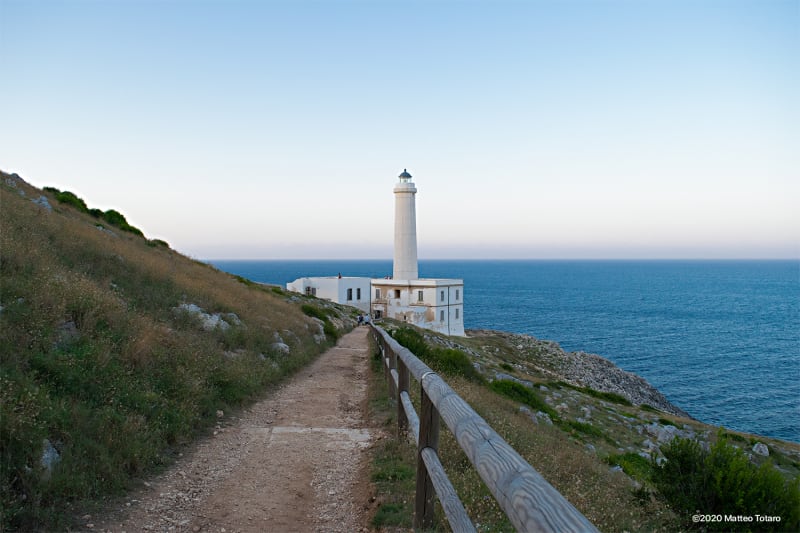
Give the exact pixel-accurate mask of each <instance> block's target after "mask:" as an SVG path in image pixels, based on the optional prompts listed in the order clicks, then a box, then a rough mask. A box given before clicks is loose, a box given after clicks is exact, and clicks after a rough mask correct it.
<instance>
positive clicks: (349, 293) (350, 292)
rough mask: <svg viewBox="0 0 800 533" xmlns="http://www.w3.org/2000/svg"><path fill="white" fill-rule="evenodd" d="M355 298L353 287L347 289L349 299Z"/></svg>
mask: <svg viewBox="0 0 800 533" xmlns="http://www.w3.org/2000/svg"><path fill="white" fill-rule="evenodd" d="M352 299H353V289H347V301H348V302H349V301H351V300H352Z"/></svg>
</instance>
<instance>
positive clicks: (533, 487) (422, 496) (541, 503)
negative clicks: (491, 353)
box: [370, 324, 597, 533]
mask: <svg viewBox="0 0 800 533" xmlns="http://www.w3.org/2000/svg"><path fill="white" fill-rule="evenodd" d="M370 327H371V328H372V331H373V336H374V338H375V340H376V342H377V343H378V347H379V349H380V351H381V354H382V356H383V362H384V365H383V366H384V374H385V376H386V379H387V381H388V383H389V388H390V389H391V394H392V396H393V397H394V398H395V399H396V400H397V415H398V416H397V420H398V427H399V429H400V430H401V431H403V430H406V429H410V430H411V432H412V434H413V435H414V439H415V442H416V443H417V492H416V500H415V512H414V527H415V528H429V527H432V526H433V503H434V500H433V497H434V494H436V496H438V498H439V501H440V502H441V504H442V509H444V513H445V516H446V517H447V520H448V522H449V523H450V527H451V528H452V529H453V531H456V532H458V533H461V532H462V531H464V532H467V531H475V526H474V525H473V524H472V521H471V520H470V519H469V516H468V515H467V512H466V510H465V509H464V506H463V504H462V503H461V500H460V499H459V498H458V495H457V494H456V492H455V490H454V489H453V485H452V484H451V483H450V480H449V479H448V478H447V474H446V473H445V471H444V468H443V467H442V464H441V462H440V461H439V455H438V449H439V419H440V418H441V419H442V420H444V422H445V425H446V426H447V427H448V428H449V429H450V431H451V432H452V433H453V435H454V436H455V438H456V441H457V442H458V444H459V445H460V446H461V449H462V450H464V453H466V455H467V457H468V458H469V460H470V462H472V465H473V466H474V467H475V469H476V470H477V472H478V474H479V475H480V477H481V479H482V480H483V481H484V483H486V486H487V487H488V488H489V491H490V492H491V493H492V495H493V496H494V497H495V499H496V500H497V502H498V503H499V504H500V507H501V508H502V509H503V511H504V512H505V513H506V516H508V518H509V520H510V521H511V523H512V524H513V525H514V527H515V528H517V530H518V531H544V532H547V531H558V532H596V531H597V529H596V528H595V527H594V525H592V523H591V522H589V520H587V519H586V517H585V516H583V515H582V514H581V513H580V512H579V511H578V510H577V509H575V507H573V506H572V504H571V503H569V502H568V501H567V500H566V499H565V498H564V497H563V496H562V495H561V494H560V493H559V492H558V491H557V490H556V489H554V488H553V487H552V485H550V484H549V483H548V482H547V481H546V480H545V479H544V478H543V477H542V476H541V475H540V474H539V473H538V472H537V471H536V470H535V469H534V468H533V467H532V466H531V465H530V464H528V462H527V461H525V459H523V458H522V457H521V456H520V455H519V454H518V453H517V452H516V451H515V450H514V449H513V448H512V447H511V446H510V445H509V444H508V443H507V442H506V441H505V440H503V438H502V437H500V435H498V434H497V433H496V432H495V431H494V430H493V429H492V428H491V427H490V426H489V424H487V423H486V421H485V420H484V419H483V418H481V417H480V416H479V415H478V414H477V413H476V412H475V411H474V410H473V409H472V407H470V406H469V404H468V403H467V402H465V401H464V400H463V399H461V397H460V396H459V395H458V394H456V393H455V391H453V389H451V388H450V386H449V385H448V384H447V383H445V381H444V380H443V379H442V378H440V377H439V376H438V375H437V374H436V373H435V372H433V371H432V370H431V369H430V368H429V367H428V366H427V365H426V364H425V363H423V362H422V361H420V360H419V359H418V358H417V357H416V356H415V355H414V354H413V353H411V351H409V350H408V349H407V348H405V347H403V346H401V345H400V344H399V343H398V342H397V341H395V340H394V339H393V338H392V337H391V336H390V335H389V334H388V333H386V331H384V330H383V329H382V328H381V327H379V326H376V325H374V324H371V325H370ZM409 376H413V377H414V379H415V380H416V381H417V382H419V383H420V397H421V400H422V402H421V407H420V414H419V415H417V413H416V411H415V410H414V406H413V405H412V403H411V398H410V397H409V395H408V389H409V383H410V379H409Z"/></svg>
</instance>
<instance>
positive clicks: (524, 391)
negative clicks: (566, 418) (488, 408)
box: [489, 379, 559, 420]
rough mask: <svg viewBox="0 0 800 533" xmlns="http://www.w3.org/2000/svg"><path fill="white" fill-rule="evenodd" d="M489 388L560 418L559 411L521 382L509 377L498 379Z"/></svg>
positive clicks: (552, 416) (554, 417)
mask: <svg viewBox="0 0 800 533" xmlns="http://www.w3.org/2000/svg"><path fill="white" fill-rule="evenodd" d="M489 388H490V389H492V390H493V391H494V392H496V393H498V394H502V395H503V396H505V397H506V398H509V399H511V400H514V401H515V402H520V403H523V404H525V405H527V406H528V407H531V408H532V409H536V410H537V411H542V412H544V413H547V414H548V415H550V418H552V419H553V420H558V418H559V417H558V413H556V411H555V410H554V409H553V408H552V407H550V406H549V405H547V404H546V403H545V402H544V400H542V399H541V398H539V395H538V394H536V392H535V391H534V390H533V389H531V388H530V387H526V386H525V385H522V384H521V383H517V382H516V381H511V380H508V379H497V380H495V381H492V382H491V383H490V384H489Z"/></svg>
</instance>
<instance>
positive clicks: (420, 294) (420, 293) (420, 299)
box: [417, 291, 423, 302]
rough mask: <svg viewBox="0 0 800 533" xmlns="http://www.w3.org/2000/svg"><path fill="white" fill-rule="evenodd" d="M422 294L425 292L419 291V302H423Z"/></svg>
mask: <svg viewBox="0 0 800 533" xmlns="http://www.w3.org/2000/svg"><path fill="white" fill-rule="evenodd" d="M422 294H423V292H422V291H417V301H418V302H421V301H422Z"/></svg>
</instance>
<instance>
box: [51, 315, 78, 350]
mask: <svg viewBox="0 0 800 533" xmlns="http://www.w3.org/2000/svg"><path fill="white" fill-rule="evenodd" d="M80 335H81V333H80V331H78V326H77V325H76V324H75V322H74V321H73V320H65V321H63V322H61V323H60V324H59V325H58V326H56V342H55V344H56V346H63V345H65V344H69V343H70V342H72V341H74V340H75V339H77V338H78V337H80Z"/></svg>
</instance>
